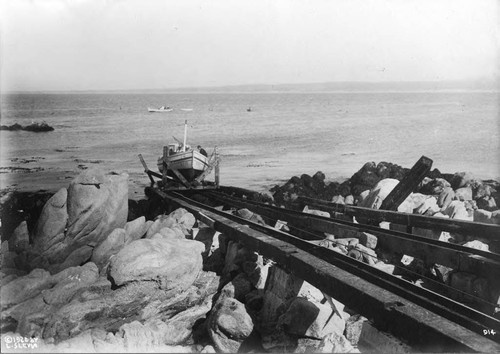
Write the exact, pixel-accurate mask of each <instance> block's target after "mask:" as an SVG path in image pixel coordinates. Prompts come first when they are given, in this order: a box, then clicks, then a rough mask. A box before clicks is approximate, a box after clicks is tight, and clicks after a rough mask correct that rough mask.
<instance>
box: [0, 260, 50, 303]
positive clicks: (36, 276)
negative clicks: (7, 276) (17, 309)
mask: <svg viewBox="0 0 500 354" xmlns="http://www.w3.org/2000/svg"><path fill="white" fill-rule="evenodd" d="M52 285H53V280H52V276H51V275H50V273H49V272H47V271H45V270H43V269H34V270H33V271H31V273H29V274H28V275H26V276H23V277H20V278H17V279H15V280H13V281H11V282H9V283H8V284H6V285H5V286H2V288H1V289H0V299H1V307H2V309H4V308H8V307H10V306H12V305H15V304H19V303H21V302H23V301H25V300H27V299H29V298H31V297H35V296H37V295H38V294H40V293H41V292H42V290H44V289H47V288H50V287H51V286H52Z"/></svg>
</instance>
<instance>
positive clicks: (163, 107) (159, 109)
mask: <svg viewBox="0 0 500 354" xmlns="http://www.w3.org/2000/svg"><path fill="white" fill-rule="evenodd" d="M173 110H174V109H173V108H171V107H168V106H167V107H165V106H161V107H160V108H149V107H148V112H172V111H173Z"/></svg>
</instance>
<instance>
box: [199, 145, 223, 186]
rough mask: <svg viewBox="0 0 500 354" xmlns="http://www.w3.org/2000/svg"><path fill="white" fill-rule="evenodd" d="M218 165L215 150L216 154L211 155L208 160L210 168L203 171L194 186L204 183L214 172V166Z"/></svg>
mask: <svg viewBox="0 0 500 354" xmlns="http://www.w3.org/2000/svg"><path fill="white" fill-rule="evenodd" d="M216 163H217V160H216V158H215V150H214V152H213V153H212V155H210V158H209V159H208V167H207V168H206V169H205V171H203V173H202V174H201V175H199V176H198V177H196V178H195V180H194V184H195V185H198V184H200V183H201V181H203V180H204V179H205V177H206V176H208V175H209V174H210V172H212V170H213V168H214V165H215V164H216Z"/></svg>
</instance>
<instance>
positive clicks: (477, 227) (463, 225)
mask: <svg viewBox="0 0 500 354" xmlns="http://www.w3.org/2000/svg"><path fill="white" fill-rule="evenodd" d="M299 200H300V201H301V205H309V206H310V207H314V208H316V209H319V210H323V211H328V212H330V213H331V214H332V215H334V216H333V218H336V217H335V214H338V213H343V214H345V215H349V216H354V217H358V216H359V217H364V218H367V219H370V220H371V221H373V222H374V223H376V224H378V223H380V222H382V221H388V222H392V223H396V224H401V225H408V226H411V227H419V228H423V229H429V230H437V231H447V232H454V233H459V234H462V235H480V236H481V238H485V239H488V240H490V241H495V242H500V225H495V224H486V223H479V222H472V221H465V220H455V219H446V218H438V217H435V216H427V215H420V214H408V213H400V212H396V211H389V210H378V209H370V208H363V207H358V206H353V205H344V204H337V203H331V202H327V201H322V200H317V199H312V198H307V197H299Z"/></svg>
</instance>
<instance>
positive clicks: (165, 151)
mask: <svg viewBox="0 0 500 354" xmlns="http://www.w3.org/2000/svg"><path fill="white" fill-rule="evenodd" d="M167 156H168V146H164V147H163V157H162V163H163V171H162V179H161V180H162V182H163V185H164V186H167V182H168V181H167V173H168V164H167Z"/></svg>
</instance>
